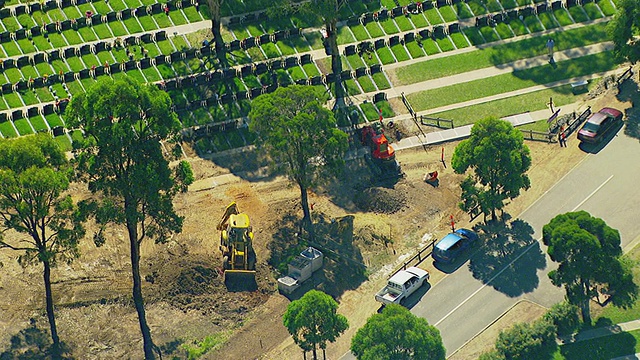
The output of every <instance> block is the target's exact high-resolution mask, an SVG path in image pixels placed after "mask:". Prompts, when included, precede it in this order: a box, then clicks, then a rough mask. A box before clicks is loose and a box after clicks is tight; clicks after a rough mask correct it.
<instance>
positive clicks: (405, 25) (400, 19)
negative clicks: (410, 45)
mask: <svg viewBox="0 0 640 360" xmlns="http://www.w3.org/2000/svg"><path fill="white" fill-rule="evenodd" d="M394 20H395V22H396V25H398V27H399V28H400V31H410V30H413V29H414V28H413V23H412V22H411V21H410V20H409V18H407V17H406V16H397V17H396V18H395V19H394Z"/></svg>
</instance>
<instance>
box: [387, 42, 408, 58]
mask: <svg viewBox="0 0 640 360" xmlns="http://www.w3.org/2000/svg"><path fill="white" fill-rule="evenodd" d="M391 51H393V55H395V56H396V59H397V60H398V61H406V60H409V59H411V57H410V56H409V53H408V52H407V50H405V48H404V46H402V45H400V44H397V45H394V46H392V47H391Z"/></svg>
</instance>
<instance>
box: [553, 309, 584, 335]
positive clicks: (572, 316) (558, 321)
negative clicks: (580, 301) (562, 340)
mask: <svg viewBox="0 0 640 360" xmlns="http://www.w3.org/2000/svg"><path fill="white" fill-rule="evenodd" d="M544 318H545V319H548V320H549V321H551V322H552V323H553V324H554V325H555V326H556V334H557V335H558V336H564V335H570V334H573V333H574V332H575V331H576V330H577V329H578V327H579V326H580V316H579V315H578V307H577V306H575V305H572V304H569V303H568V302H566V301H563V302H561V303H558V304H555V305H553V306H552V307H551V309H549V311H547V313H546V314H545V315H544Z"/></svg>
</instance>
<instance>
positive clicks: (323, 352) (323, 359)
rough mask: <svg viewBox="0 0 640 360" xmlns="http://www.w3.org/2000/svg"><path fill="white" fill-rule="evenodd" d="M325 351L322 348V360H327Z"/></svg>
mask: <svg viewBox="0 0 640 360" xmlns="http://www.w3.org/2000/svg"><path fill="white" fill-rule="evenodd" d="M324 350H325V349H324V348H322V360H327V353H326V352H325V351H324Z"/></svg>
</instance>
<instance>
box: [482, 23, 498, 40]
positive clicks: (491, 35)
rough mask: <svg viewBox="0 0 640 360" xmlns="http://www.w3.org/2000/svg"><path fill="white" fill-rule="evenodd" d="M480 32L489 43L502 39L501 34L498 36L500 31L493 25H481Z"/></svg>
mask: <svg viewBox="0 0 640 360" xmlns="http://www.w3.org/2000/svg"><path fill="white" fill-rule="evenodd" d="M480 32H481V33H482V36H483V37H484V40H485V41H486V42H488V43H490V42H494V41H498V40H500V36H498V33H497V32H496V31H495V30H494V29H493V28H492V27H491V26H483V27H481V28H480Z"/></svg>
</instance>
